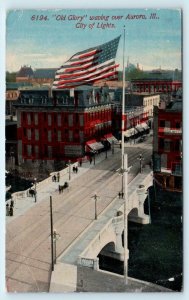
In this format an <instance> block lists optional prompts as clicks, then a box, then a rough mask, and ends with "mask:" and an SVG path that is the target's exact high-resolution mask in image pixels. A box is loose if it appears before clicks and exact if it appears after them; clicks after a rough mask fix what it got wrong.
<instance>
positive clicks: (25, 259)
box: [6, 137, 152, 292]
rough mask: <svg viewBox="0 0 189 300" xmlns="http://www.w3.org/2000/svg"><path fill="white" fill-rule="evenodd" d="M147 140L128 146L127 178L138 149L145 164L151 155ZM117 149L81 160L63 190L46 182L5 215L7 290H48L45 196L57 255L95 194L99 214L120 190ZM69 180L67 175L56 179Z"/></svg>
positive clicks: (82, 222) (88, 212)
mask: <svg viewBox="0 0 189 300" xmlns="http://www.w3.org/2000/svg"><path fill="white" fill-rule="evenodd" d="M151 139H152V137H148V139H147V141H146V142H145V143H141V144H135V145H130V144H129V145H128V144H125V146H126V147H125V150H126V152H127V153H128V159H129V163H128V165H129V166H130V165H133V167H132V169H131V172H130V174H129V182H130V181H131V180H132V178H133V177H134V176H136V174H137V173H138V172H139V169H140V163H139V160H137V158H138V157H139V154H142V155H143V157H144V161H143V163H144V164H145V163H149V161H150V158H151V143H152V142H151ZM120 158H121V151H120V149H119V148H116V149H115V153H114V155H113V154H112V153H111V151H108V158H107V159H105V153H101V154H100V155H97V156H96V164H95V165H94V164H93V163H92V164H91V165H90V164H89V162H87V163H83V165H82V167H80V168H79V172H78V174H73V173H72V178H71V182H70V188H69V189H67V190H65V191H64V192H63V194H59V192H58V184H59V183H55V182H51V181H50V182H49V186H48V187H46V186H44V187H43V188H41V189H40V190H37V192H38V193H37V203H34V198H31V197H30V198H29V197H27V198H24V199H22V198H21V200H20V199H18V200H17V202H16V203H15V211H14V216H13V217H6V218H7V226H6V284H7V289H8V291H10V292H13V291H17V292H47V291H48V290H49V280H50V268H51V251H50V250H51V249H50V209H49V196H50V195H52V198H53V223H54V228H55V229H56V230H57V232H58V233H59V234H60V239H59V240H58V241H57V256H59V255H60V254H61V253H62V252H63V251H64V250H65V249H66V248H67V247H68V246H69V245H70V244H71V243H72V242H73V241H74V240H75V239H76V238H77V236H78V235H79V234H80V233H81V232H82V231H83V230H84V229H85V228H86V227H87V226H88V225H89V224H90V223H91V222H92V221H93V220H94V213H95V212H94V201H93V198H91V197H92V196H93V195H94V193H97V195H98V196H99V197H100V199H99V201H98V208H97V211H98V214H99V213H101V212H102V211H103V210H104V209H105V208H106V207H107V206H108V205H109V203H110V202H111V201H112V200H113V199H114V198H115V196H116V195H117V194H118V192H119V191H120V190H121V177H120V176H119V175H118V173H117V172H116V170H117V169H118V168H119V167H120V165H121V160H120ZM65 181H68V174H66V175H65V177H64V178H61V180H60V184H63V183H64V182H65Z"/></svg>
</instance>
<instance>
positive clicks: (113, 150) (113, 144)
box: [112, 140, 114, 154]
mask: <svg viewBox="0 0 189 300" xmlns="http://www.w3.org/2000/svg"><path fill="white" fill-rule="evenodd" d="M112 154H114V140H113V141H112Z"/></svg>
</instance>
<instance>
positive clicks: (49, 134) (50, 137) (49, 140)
mask: <svg viewBox="0 0 189 300" xmlns="http://www.w3.org/2000/svg"><path fill="white" fill-rule="evenodd" d="M51 140H52V134H51V130H48V142H51Z"/></svg>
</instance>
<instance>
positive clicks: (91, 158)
mask: <svg viewBox="0 0 189 300" xmlns="http://www.w3.org/2000/svg"><path fill="white" fill-rule="evenodd" d="M89 161H90V165H91V163H92V157H90V159H89Z"/></svg>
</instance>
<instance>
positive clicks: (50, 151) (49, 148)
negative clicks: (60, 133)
mask: <svg viewBox="0 0 189 300" xmlns="http://www.w3.org/2000/svg"><path fill="white" fill-rule="evenodd" d="M48 157H49V158H52V147H51V146H48Z"/></svg>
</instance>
